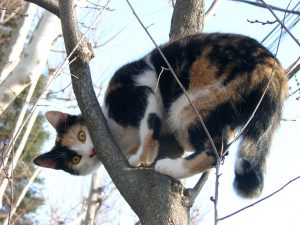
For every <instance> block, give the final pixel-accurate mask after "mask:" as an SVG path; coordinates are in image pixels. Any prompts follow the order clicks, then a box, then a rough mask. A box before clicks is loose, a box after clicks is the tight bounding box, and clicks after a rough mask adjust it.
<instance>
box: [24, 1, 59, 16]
mask: <svg viewBox="0 0 300 225" xmlns="http://www.w3.org/2000/svg"><path fill="white" fill-rule="evenodd" d="M25 1H26V2H31V3H34V4H36V5H38V6H40V7H42V8H44V9H46V10H48V11H49V12H51V13H53V14H54V15H56V16H57V17H60V16H59V8H58V1H57V0H42V1H41V0H25Z"/></svg>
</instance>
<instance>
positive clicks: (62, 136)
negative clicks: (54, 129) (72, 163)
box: [57, 123, 88, 146]
mask: <svg viewBox="0 0 300 225" xmlns="http://www.w3.org/2000/svg"><path fill="white" fill-rule="evenodd" d="M81 131H83V132H84V133H85V134H86V135H88V129H87V127H86V125H84V124H80V123H78V124H74V125H72V126H70V127H69V128H68V129H67V130H66V132H63V133H58V134H57V140H59V141H60V142H61V145H62V146H71V145H73V144H75V143H76V142H77V141H79V140H78V135H79V133H80V132H81Z"/></svg>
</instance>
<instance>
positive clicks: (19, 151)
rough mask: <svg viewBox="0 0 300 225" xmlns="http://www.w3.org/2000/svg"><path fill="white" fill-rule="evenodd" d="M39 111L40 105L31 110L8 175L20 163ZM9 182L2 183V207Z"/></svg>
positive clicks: (0, 194)
mask: <svg viewBox="0 0 300 225" xmlns="http://www.w3.org/2000/svg"><path fill="white" fill-rule="evenodd" d="M49 82H51V79H49V81H48V83H47V84H46V86H47V85H48V84H49ZM47 94H48V90H45V91H44V92H43V94H42V96H41V97H40V99H39V101H38V103H39V104H42V103H43V101H44V99H46V96H47ZM36 105H37V103H36ZM39 112H40V108H38V107H35V108H34V109H33V111H32V112H31V113H32V114H31V116H30V119H29V120H28V123H27V125H26V130H25V132H24V135H23V137H22V140H21V141H20V144H19V146H18V148H17V150H16V151H15V154H14V155H13V157H12V160H11V162H10V164H9V165H8V166H7V168H6V173H7V175H8V176H11V174H12V171H13V169H14V167H15V166H16V165H17V163H18V160H19V158H20V156H21V154H22V152H23V150H24V147H25V145H26V142H27V139H28V137H29V135H30V132H31V129H32V127H33V125H34V122H35V120H36V118H37V116H38V114H39ZM8 183H9V180H8V179H7V178H4V179H3V181H2V183H1V184H0V208H1V207H2V201H3V196H4V193H5V190H6V188H7V185H8Z"/></svg>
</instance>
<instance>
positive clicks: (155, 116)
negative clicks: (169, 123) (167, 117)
mask: <svg viewBox="0 0 300 225" xmlns="http://www.w3.org/2000/svg"><path fill="white" fill-rule="evenodd" d="M157 98H158V97H157V95H156V94H155V93H151V94H149V96H148V105H147V109H146V111H145V115H144V117H143V118H142V120H141V122H140V126H139V134H140V146H139V148H138V149H137V151H136V153H135V154H133V155H131V156H130V157H129V158H128V162H129V164H130V165H131V166H134V167H139V166H150V165H151V164H152V163H153V162H154V160H155V159H156V157H157V154H158V147H159V142H158V138H159V135H160V130H161V115H162V112H161V110H162V109H161V108H162V107H161V104H160V102H159V101H158V99H157Z"/></svg>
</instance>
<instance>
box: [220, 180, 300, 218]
mask: <svg viewBox="0 0 300 225" xmlns="http://www.w3.org/2000/svg"><path fill="white" fill-rule="evenodd" d="M298 179H300V176H298V177H296V178H294V179H292V180H290V181H289V182H287V183H286V184H285V185H283V186H282V187H281V188H279V189H278V190H276V191H274V192H273V193H271V194H269V195H267V196H266V197H264V198H262V199H260V200H258V201H256V202H254V203H252V204H250V205H247V206H245V207H244V208H241V209H239V210H237V211H235V212H233V213H231V214H229V215H227V216H224V217H221V218H219V219H218V220H219V221H221V220H225V219H227V218H229V217H232V216H234V215H236V214H238V213H240V212H242V211H244V210H245V209H248V208H250V207H252V206H255V205H256V204H258V203H261V202H262V201H264V200H266V199H268V198H270V197H272V196H273V195H275V194H277V193H278V192H280V191H282V190H283V189H284V188H285V187H286V186H288V185H289V184H291V183H292V182H294V181H296V180H298Z"/></svg>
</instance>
